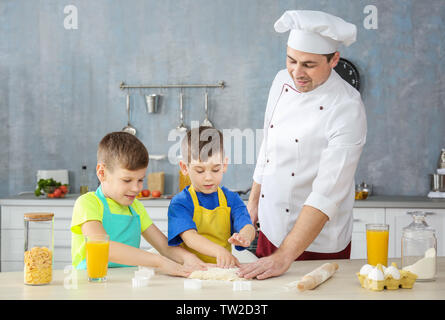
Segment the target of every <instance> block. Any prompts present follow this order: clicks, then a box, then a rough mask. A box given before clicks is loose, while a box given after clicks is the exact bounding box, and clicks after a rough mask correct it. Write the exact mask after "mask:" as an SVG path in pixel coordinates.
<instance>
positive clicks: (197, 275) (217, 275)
mask: <svg viewBox="0 0 445 320" xmlns="http://www.w3.org/2000/svg"><path fill="white" fill-rule="evenodd" d="M238 271H239V268H228V269H224V268H218V267H215V268H208V269H207V270H205V271H203V270H197V271H193V272H192V273H191V274H190V276H189V278H190V279H200V280H224V281H244V280H246V279H244V278H240V277H239V276H238Z"/></svg>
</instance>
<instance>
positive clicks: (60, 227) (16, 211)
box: [0, 196, 169, 272]
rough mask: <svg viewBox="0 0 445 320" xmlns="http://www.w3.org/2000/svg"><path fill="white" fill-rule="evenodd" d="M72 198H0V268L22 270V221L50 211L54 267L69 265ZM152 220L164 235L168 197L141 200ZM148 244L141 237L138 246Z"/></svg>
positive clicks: (146, 246) (149, 246)
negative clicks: (8, 199) (27, 217)
mask: <svg viewBox="0 0 445 320" xmlns="http://www.w3.org/2000/svg"><path fill="white" fill-rule="evenodd" d="M71 198H72V199H60V200H59V199H56V200H54V199H29V200H24V201H19V202H17V201H15V202H14V201H5V200H2V201H0V204H1V246H0V253H1V265H0V271H2V272H4V271H18V270H22V269H23V244H24V222H23V215H24V214H25V213H29V212H52V213H54V268H55V269H63V268H64V267H65V266H67V265H71V231H70V225H71V216H72V213H73V206H74V202H75V199H76V198H77V197H74V196H71ZM142 203H143V204H144V207H145V209H146V210H147V212H148V213H149V215H150V217H151V219H152V221H153V223H154V224H155V225H156V226H157V227H158V228H159V229H160V230H161V231H162V232H163V233H164V234H165V235H166V236H167V230H168V222H167V208H168V204H169V200H163V199H160V200H152V201H142ZM151 247H152V246H151V245H150V244H149V243H148V242H147V241H146V240H145V239H144V238H143V237H141V248H142V249H145V250H148V249H150V248H151Z"/></svg>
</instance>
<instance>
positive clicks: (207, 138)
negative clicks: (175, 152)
mask: <svg viewBox="0 0 445 320" xmlns="http://www.w3.org/2000/svg"><path fill="white" fill-rule="evenodd" d="M181 154H182V161H184V162H185V163H187V164H189V163H190V162H191V161H192V160H198V161H203V162H205V161H207V159H208V158H209V157H211V156H213V155H215V154H220V155H221V156H222V157H223V156H224V140H223V134H222V133H221V131H219V130H218V129H215V128H213V127H206V126H200V127H199V128H193V129H191V130H188V131H187V134H186V135H185V137H184V138H183V139H182V143H181Z"/></svg>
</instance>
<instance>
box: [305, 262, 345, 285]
mask: <svg viewBox="0 0 445 320" xmlns="http://www.w3.org/2000/svg"><path fill="white" fill-rule="evenodd" d="M337 269H338V264H336V263H335V262H333V263H325V264H323V265H322V266H320V267H318V268H317V269H315V270H313V271H311V272H309V273H308V274H306V275H305V276H304V277H303V278H302V279H301V280H300V281H299V282H298V284H297V288H298V290H300V291H305V290H312V289H314V288H315V287H317V286H318V285H320V284H322V283H323V282H325V281H326V280H328V279H329V278H330V277H331V276H332V275H333V274H334V273H335V271H337Z"/></svg>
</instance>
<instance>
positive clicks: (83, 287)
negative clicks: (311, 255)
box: [0, 257, 445, 301]
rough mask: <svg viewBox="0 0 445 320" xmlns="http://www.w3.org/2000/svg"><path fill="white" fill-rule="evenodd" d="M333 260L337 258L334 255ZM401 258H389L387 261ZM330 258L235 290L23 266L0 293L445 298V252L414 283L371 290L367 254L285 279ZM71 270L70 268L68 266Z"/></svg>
mask: <svg viewBox="0 0 445 320" xmlns="http://www.w3.org/2000/svg"><path fill="white" fill-rule="evenodd" d="M332 261H333V260H332ZM393 261H394V262H396V263H397V264H398V265H400V260H398V259H390V261H389V262H393ZM325 262H327V261H297V262H294V263H293V264H292V266H291V268H290V269H289V270H288V271H287V272H286V273H285V274H284V275H282V276H280V277H275V278H270V279H266V280H252V290H251V291H233V289H232V283H230V282H223V281H203V286H202V288H201V289H198V290H185V289H184V278H179V277H171V276H167V275H163V274H156V275H155V276H154V277H153V278H152V279H151V280H150V283H149V285H148V286H147V287H142V288H133V287H132V281H131V279H132V277H133V276H134V271H135V270H137V268H136V267H132V268H111V269H109V271H108V281H107V282H106V283H89V282H88V281H87V275H86V271H77V287H76V286H74V285H73V281H72V280H71V278H70V277H71V276H72V274H71V273H70V272H68V273H64V270H53V281H52V282H51V283H50V284H49V285H44V286H28V285H24V284H23V272H1V273H0V299H3V300H5V299H19V300H20V299H44V300H46V299H54V300H78V299H82V300H93V299H99V300H116V299H119V300H141V299H144V300H232V301H233V300H308V299H309V300H311V299H319V300H337V299H340V300H343V299H347V300H357V299H358V300H391V299H395V300H444V299H445V257H440V258H438V270H439V272H438V277H437V279H436V280H435V281H433V282H416V283H415V284H414V287H413V288H412V289H398V290H384V291H381V292H373V291H369V290H366V289H364V288H362V287H361V286H360V283H359V281H358V279H357V276H356V272H358V271H359V270H360V268H361V266H362V265H363V264H365V263H366V261H365V260H335V262H337V263H338V264H339V269H338V270H337V272H336V273H335V274H334V276H333V277H332V278H331V279H329V280H327V281H326V282H325V283H323V284H321V285H320V286H319V287H317V288H315V289H314V290H309V291H305V292H298V291H297V290H295V289H289V288H287V287H286V284H288V283H290V282H293V281H296V280H298V279H300V278H301V277H302V276H303V275H305V274H306V273H308V272H310V271H312V270H313V269H315V268H317V267H318V266H320V265H321V264H323V263H325ZM68 271H69V270H68Z"/></svg>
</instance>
